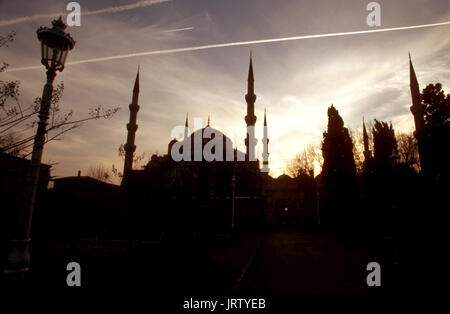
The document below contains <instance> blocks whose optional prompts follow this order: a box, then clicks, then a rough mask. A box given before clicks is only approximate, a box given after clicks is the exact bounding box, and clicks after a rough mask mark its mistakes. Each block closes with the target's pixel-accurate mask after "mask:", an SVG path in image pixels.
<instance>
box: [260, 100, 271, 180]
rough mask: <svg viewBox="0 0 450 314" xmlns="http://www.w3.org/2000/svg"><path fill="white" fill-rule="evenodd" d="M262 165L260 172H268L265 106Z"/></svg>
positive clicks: (267, 136) (267, 137)
mask: <svg viewBox="0 0 450 314" xmlns="http://www.w3.org/2000/svg"><path fill="white" fill-rule="evenodd" d="M262 142H263V155H262V156H263V167H262V169H261V171H262V172H266V173H267V172H269V170H270V169H269V135H268V132H267V119H266V108H264V129H263V139H262Z"/></svg>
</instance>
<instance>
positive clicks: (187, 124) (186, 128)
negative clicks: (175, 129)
mask: <svg viewBox="0 0 450 314" xmlns="http://www.w3.org/2000/svg"><path fill="white" fill-rule="evenodd" d="M188 118H189V116H188V113H187V112H186V123H185V125H184V138H183V140H186V139H187V138H188V136H189V119H188Z"/></svg>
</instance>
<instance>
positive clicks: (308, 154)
mask: <svg viewBox="0 0 450 314" xmlns="http://www.w3.org/2000/svg"><path fill="white" fill-rule="evenodd" d="M320 161H321V160H320V155H319V153H318V152H317V147H315V146H314V145H312V144H310V145H308V146H306V147H305V149H304V150H303V151H302V152H300V153H298V154H297V155H295V157H294V159H293V160H291V161H290V162H289V164H288V166H287V168H286V170H287V173H288V175H290V176H291V177H293V178H298V177H300V176H303V175H308V176H310V175H311V173H313V174H314V168H315V165H316V163H319V164H320Z"/></svg>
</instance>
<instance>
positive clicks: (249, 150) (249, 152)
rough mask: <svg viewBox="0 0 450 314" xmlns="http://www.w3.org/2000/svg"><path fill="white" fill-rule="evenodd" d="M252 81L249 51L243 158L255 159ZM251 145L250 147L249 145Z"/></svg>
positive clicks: (253, 81) (254, 117)
mask: <svg viewBox="0 0 450 314" xmlns="http://www.w3.org/2000/svg"><path fill="white" fill-rule="evenodd" d="M254 83H255V80H254V79H253V62H252V53H251V52H250V65H249V69H248V80H247V94H246V95H245V101H246V102H247V115H246V116H245V122H246V123H247V137H246V139H245V147H246V154H245V160H247V161H248V160H256V156H255V144H256V143H255V123H256V116H255V101H256V95H255V93H254V91H255V90H254ZM250 146H251V147H250Z"/></svg>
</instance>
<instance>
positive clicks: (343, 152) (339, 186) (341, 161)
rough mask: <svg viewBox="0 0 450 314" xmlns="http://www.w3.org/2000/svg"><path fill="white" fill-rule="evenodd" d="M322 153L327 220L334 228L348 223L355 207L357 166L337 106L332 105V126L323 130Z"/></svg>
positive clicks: (329, 117) (330, 119) (330, 124)
mask: <svg viewBox="0 0 450 314" xmlns="http://www.w3.org/2000/svg"><path fill="white" fill-rule="evenodd" d="M322 154H323V159H324V162H323V170H322V176H323V183H324V188H325V191H324V192H325V210H324V211H325V213H324V214H323V216H324V217H323V218H324V219H323V222H324V223H325V224H328V225H329V226H331V227H336V226H339V227H343V226H348V225H349V224H350V223H351V221H352V216H353V209H354V208H353V205H354V199H355V194H354V193H355V175H356V166H355V159H354V157H353V142H352V139H351V137H350V133H349V131H348V129H347V128H346V127H344V121H343V120H342V118H341V116H340V115H339V112H338V111H337V110H336V108H334V106H333V105H332V106H331V107H329V108H328V128H327V131H326V132H324V133H323V143H322Z"/></svg>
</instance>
